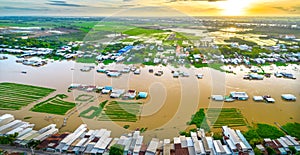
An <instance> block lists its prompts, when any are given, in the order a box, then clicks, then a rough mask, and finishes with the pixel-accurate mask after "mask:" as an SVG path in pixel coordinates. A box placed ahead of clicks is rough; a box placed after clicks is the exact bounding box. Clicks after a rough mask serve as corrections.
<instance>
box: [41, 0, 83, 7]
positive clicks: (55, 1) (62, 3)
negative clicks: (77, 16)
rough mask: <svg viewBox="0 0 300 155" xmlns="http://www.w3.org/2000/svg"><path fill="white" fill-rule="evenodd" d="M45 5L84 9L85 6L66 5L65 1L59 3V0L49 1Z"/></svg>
mask: <svg viewBox="0 0 300 155" xmlns="http://www.w3.org/2000/svg"><path fill="white" fill-rule="evenodd" d="M46 4H49V5H56V6H68V7H84V6H85V5H80V4H71V3H67V2H66V1H60V0H50V1H49V2H48V3H46Z"/></svg>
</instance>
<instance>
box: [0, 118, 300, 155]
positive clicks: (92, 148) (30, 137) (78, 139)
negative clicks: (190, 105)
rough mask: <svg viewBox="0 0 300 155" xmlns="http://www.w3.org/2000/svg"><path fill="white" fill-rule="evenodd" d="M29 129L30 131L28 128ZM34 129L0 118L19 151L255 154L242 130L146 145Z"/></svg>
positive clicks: (135, 137) (132, 138) (103, 134)
mask: <svg viewBox="0 0 300 155" xmlns="http://www.w3.org/2000/svg"><path fill="white" fill-rule="evenodd" d="M26 126H27V127H26ZM33 126H34V125H30V124H29V123H27V122H22V121H20V120H15V119H14V116H12V115H10V114H4V115H2V116H0V132H1V136H7V135H9V134H14V133H18V136H17V137H16V140H15V142H14V143H15V144H16V146H19V147H28V146H27V144H28V143H29V142H32V141H38V142H39V144H38V145H37V147H36V148H37V149H39V150H43V151H48V152H56V153H68V154H103V155H108V154H109V150H110V149H111V147H113V146H114V145H116V144H118V145H119V146H122V147H123V154H126V155H156V154H161V155H254V150H253V148H252V147H251V145H250V144H249V143H248V141H247V140H246V138H245V137H244V136H243V134H242V132H241V131H240V130H234V129H231V128H229V127H227V126H223V127H222V131H223V137H222V139H217V140H215V139H214V138H213V137H210V136H206V134H205V131H204V129H198V130H197V131H196V132H190V135H191V136H190V137H187V136H179V137H174V138H173V139H163V140H159V139H158V138H152V139H151V141H150V142H149V143H144V142H143V140H144V136H142V135H141V133H140V131H139V130H136V131H133V132H131V133H127V134H123V135H121V136H120V137H115V138H114V137H111V131H110V130H107V129H95V130H89V129H88V127H87V125H86V124H82V125H80V126H79V127H78V128H77V129H76V130H75V131H74V132H71V133H69V132H65V133H58V129H56V128H55V124H50V125H48V126H46V127H44V128H42V129H40V130H38V131H35V130H32V127H33ZM289 146H294V147H295V148H296V150H297V151H300V145H299V141H297V139H296V138H294V137H292V136H289V135H286V136H285V137H280V138H278V139H276V140H271V139H268V138H267V139H264V143H263V144H260V145H257V146H256V147H257V148H258V149H259V150H261V151H262V152H265V151H266V149H265V147H271V148H273V149H275V150H276V151H277V152H278V154H287V152H289V151H290V150H288V149H289Z"/></svg>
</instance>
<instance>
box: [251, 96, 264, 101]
mask: <svg viewBox="0 0 300 155" xmlns="http://www.w3.org/2000/svg"><path fill="white" fill-rule="evenodd" d="M253 100H254V101H256V102H260V101H264V98H263V97H262V96H253Z"/></svg>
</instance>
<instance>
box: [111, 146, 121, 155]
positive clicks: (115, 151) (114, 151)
mask: <svg viewBox="0 0 300 155" xmlns="http://www.w3.org/2000/svg"><path fill="white" fill-rule="evenodd" d="M123 152H124V146H123V145H120V144H114V145H113V146H112V147H111V148H110V150H109V154H110V155H123Z"/></svg>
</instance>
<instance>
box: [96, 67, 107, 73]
mask: <svg viewBox="0 0 300 155" xmlns="http://www.w3.org/2000/svg"><path fill="white" fill-rule="evenodd" d="M97 72H98V73H106V69H104V68H100V69H97Z"/></svg>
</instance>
